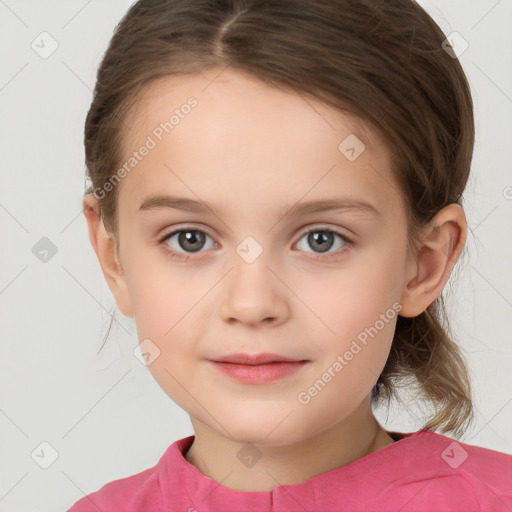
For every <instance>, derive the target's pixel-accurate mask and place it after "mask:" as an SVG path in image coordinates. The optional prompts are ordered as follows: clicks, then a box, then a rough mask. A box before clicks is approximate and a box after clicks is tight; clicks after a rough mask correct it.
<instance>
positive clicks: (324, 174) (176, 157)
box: [116, 70, 412, 445]
mask: <svg viewBox="0 0 512 512" xmlns="http://www.w3.org/2000/svg"><path fill="white" fill-rule="evenodd" d="M218 73H219V70H216V71H211V72H209V73H205V74H203V75H194V76H182V77H172V78H165V79H163V80H161V81H159V82H156V83H154V84H153V85H152V86H151V88H150V89H149V90H148V91H147V94H146V95H145V97H144V99H143V101H142V102H140V103H139V106H138V108H137V110H135V111H133V112H132V116H131V118H130V119H129V120H127V122H126V125H127V126H129V127H130V128H129V130H128V131H127V133H125V139H124V140H125V145H124V148H123V150H124V157H125V163H127V165H126V167H125V171H126V169H129V172H126V176H125V177H124V178H123V179H122V181H121V183H120V185H118V186H119V187H120V191H119V192H120V195H119V212H118V213H119V237H120V250H119V261H120V263H121V265H122V269H123V271H124V276H123V277H122V279H125V281H124V282H125V285H126V288H125V291H122V290H121V291H119V290H118V291H117V292H116V300H117V302H118V305H119V307H120V309H121V311H122V312H123V313H124V314H125V315H127V316H134V317H135V321H136V326H137V331H138V337H139V340H140V341H141V342H143V343H144V345H143V347H142V348H143V352H146V353H148V354H149V355H148V356H147V357H148V363H149V370H150V371H151V373H152V374H153V376H154V377H155V379H156V380H157V382H158V383H159V385H160V386H161V387H162V388H163V390H164V391H165V392H166V393H167V394H168V395H169V396H170V397H171V398H172V399H173V400H174V401H175V402H176V403H178V404H179V405H180V406H181V407H182V408H183V409H185V410H186V411H187V412H188V413H189V414H190V415H191V417H192V419H193V421H194V420H199V421H200V422H202V423H203V424H206V425H207V426H209V427H211V428H212V429H214V430H215V431H216V432H218V433H219V434H220V435H222V436H226V437H229V438H232V439H234V440H238V441H241V442H242V441H243V442H254V443H261V444H268V445H279V444H284V443H291V442H294V441H299V440H301V439H305V438H308V437H310V436H313V435H315V434H316V433H319V432H321V431H324V430H325V429H328V428H329V427H332V426H333V425H335V424H336V423H338V422H340V421H342V420H344V419H345V418H347V417H348V416H349V415H350V414H352V413H353V412H354V411H356V410H357V408H359V407H361V404H363V403H365V404H366V403H367V402H368V400H369V394H370V392H371V389H372V387H373V385H374V384H375V382H376V381H377V378H378V376H379V374H380V373H381V371H382V369H383V367H384V364H385V362H386V359H387V357H388V353H389V350H390V346H391V342H392V339H393V333H394V330H395V324H396V319H397V315H398V312H399V311H400V300H401V297H402V293H403V290H404V288H405V287H406V286H407V279H406V276H407V271H408V270H410V269H411V268H412V267H410V266H409V265H410V263H409V260H408V258H407V238H406V235H407V225H406V217H405V210H404V204H403V202H402V199H401V196H400V194H399V192H398V186H397V184H396V182H395V181H394V178H393V175H392V171H391V168H390V155H389V153H388V151H387V149H386V147H384V145H383V143H382V141H381V140H380V139H378V138H376V137H375V136H372V137H371V140H370V139H368V138H366V136H365V135H364V132H361V131H360V130H359V128H358V127H357V126H358V125H357V124H356V123H355V121H354V120H353V119H352V120H351V119H349V118H348V117H345V116H344V115H342V114H341V113H339V112H337V111H336V110H334V109H331V108H329V107H327V106H326V105H324V104H323V103H320V102H318V101H313V100H311V99H306V98H303V97H301V96H299V95H295V94H290V93H285V92H283V91H281V90H279V89H276V88H273V87H271V86H269V85H265V84H263V83H261V82H259V81H257V80H256V79H254V78H251V77H249V76H248V75H245V74H241V73H238V72H234V71H224V72H223V73H221V74H220V75H219V74H218ZM217 75H218V76H217ZM362 143H364V144H365V146H366V147H365V148H364V147H363V146H362ZM144 148H145V149H144ZM134 152H135V153H134ZM130 158H132V160H130ZM123 174H124V173H121V174H120V176H123ZM155 196H159V197H160V199H159V200H157V201H156V202H155V201H154V198H155ZM163 197H168V198H169V199H163ZM171 198H173V199H172V200H171ZM177 198H180V200H179V201H178V200H177ZM333 201H336V202H341V201H346V202H347V203H348V202H350V203H355V202H364V203H365V204H366V205H367V206H364V207H363V206H361V207H357V208H356V207H354V206H353V205H352V206H350V207H347V208H339V207H338V208H331V209H324V208H322V207H321V204H322V203H327V202H333ZM313 202H314V203H318V205H319V206H317V207H315V208H312V207H308V208H307V209H304V210H302V209H301V208H302V205H304V204H310V203H313ZM165 203H167V204H168V205H169V206H165ZM172 203H174V205H175V207H170V205H171V204H172ZM143 204H145V205H146V207H142V208H141V205H143ZM155 205H158V206H155ZM291 208H293V210H292V212H293V213H290V214H288V215H287V214H286V212H287V211H288V210H289V209H291ZM175 231H180V232H179V233H177V234H175V235H173V236H170V237H167V238H166V239H164V237H165V236H166V235H170V234H171V233H172V232H175ZM308 231H311V233H310V234H309V235H308ZM161 239H164V240H162V241H160V240H161ZM234 353H243V354H253V355H254V354H260V353H273V354H278V355H280V356H284V357H287V358H291V359H294V360H301V361H307V362H306V363H304V364H302V365H300V366H299V369H298V370H296V371H295V372H294V373H291V374H289V375H288V376H285V377H282V378H279V379H277V380H274V381H268V382H256V381H251V382H242V381H240V380H238V379H236V378H234V377H233V376H231V375H227V374H226V373H224V372H222V371H220V369H219V367H218V366H217V365H215V364H214V363H212V362H211V361H210V360H212V359H217V358H220V357H223V356H227V355H230V354H234Z"/></svg>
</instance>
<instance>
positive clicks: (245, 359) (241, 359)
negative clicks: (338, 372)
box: [211, 352, 305, 365]
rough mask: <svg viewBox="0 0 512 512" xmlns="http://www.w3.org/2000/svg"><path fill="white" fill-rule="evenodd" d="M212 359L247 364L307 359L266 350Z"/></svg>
mask: <svg viewBox="0 0 512 512" xmlns="http://www.w3.org/2000/svg"><path fill="white" fill-rule="evenodd" d="M211 361H216V362H219V363H236V364H247V365H258V364H266V363H273V362H298V361H305V359H293V358H290V357H285V356H281V355H279V354H271V353H269V352H265V353H262V354H229V355H227V356H222V357H215V358H214V359H211Z"/></svg>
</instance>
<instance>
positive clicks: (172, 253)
mask: <svg viewBox="0 0 512 512" xmlns="http://www.w3.org/2000/svg"><path fill="white" fill-rule="evenodd" d="M187 231H197V232H198V233H203V234H205V235H207V236H210V235H208V233H205V232H204V231H202V230H200V229H196V228H192V227H188V228H187V226H185V227H183V228H181V229H176V230H174V231H171V232H170V233H166V234H165V235H162V237H160V238H159V240H158V244H159V245H163V246H164V250H165V251H166V252H167V253H168V254H169V255H170V256H171V258H175V259H178V260H181V261H187V260H188V259H190V256H191V255H192V254H193V253H191V254H188V255H187V256H184V255H183V254H181V253H179V252H176V251H174V250H173V249H171V248H170V247H169V245H167V244H166V242H167V241H168V240H169V239H170V238H171V237H173V236H174V235H176V234H178V233H183V232H187ZM319 231H322V232H325V233H332V234H334V235H337V236H339V237H340V238H341V239H342V241H343V242H345V245H344V246H343V247H342V248H341V249H338V250H337V251H336V252H333V253H328V254H326V255H325V256H323V257H320V258H316V257H315V259H323V260H325V259H331V258H336V257H339V256H340V255H341V254H343V253H344V252H345V251H347V250H348V249H349V248H350V247H351V246H352V245H353V242H352V241H351V240H350V239H349V238H347V237H346V236H345V235H343V234H341V233H340V232H338V231H336V230H333V229H328V228H322V227H316V228H313V229H308V230H307V231H305V232H304V233H302V234H301V236H300V237H299V241H300V240H302V238H304V236H306V235H309V234H310V233H316V232H319ZM210 238H211V237H210ZM198 252H201V251H198ZM313 254H317V255H321V254H322V253H313Z"/></svg>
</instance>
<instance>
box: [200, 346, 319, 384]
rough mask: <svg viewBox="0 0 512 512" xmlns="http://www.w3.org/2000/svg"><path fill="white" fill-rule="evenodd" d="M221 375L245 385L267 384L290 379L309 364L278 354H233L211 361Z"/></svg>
mask: <svg viewBox="0 0 512 512" xmlns="http://www.w3.org/2000/svg"><path fill="white" fill-rule="evenodd" d="M209 361H210V362H211V363H212V364H213V366H214V367H215V368H216V369H217V370H219V371H220V372H221V373H223V374H225V375H227V376H229V377H231V378H233V379H235V380H237V381H239V382H242V383H245V384H267V383H270V382H274V381H277V380H280V379H284V378H285V377H288V376H290V375H292V374H294V373H296V372H297V371H299V370H300V369H302V368H303V367H304V366H306V365H307V363H309V362H310V361H309V360H306V359H292V358H289V357H284V356H281V355H278V354H268V353H266V354H257V355H251V354H231V355H228V356H223V357H217V358H215V359H209Z"/></svg>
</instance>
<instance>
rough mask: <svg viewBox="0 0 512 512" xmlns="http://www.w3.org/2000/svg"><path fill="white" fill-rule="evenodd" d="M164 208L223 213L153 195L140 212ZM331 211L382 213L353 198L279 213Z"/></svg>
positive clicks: (287, 208) (184, 200)
mask: <svg viewBox="0 0 512 512" xmlns="http://www.w3.org/2000/svg"><path fill="white" fill-rule="evenodd" d="M162 208H172V209H175V210H183V211H187V212H195V213H208V212H212V213H213V214H214V215H216V216H218V217H221V216H222V214H223V212H222V211H220V210H219V209H217V208H216V207H215V206H213V205H210V204H208V203H206V202H204V201H196V200H194V199H189V198H185V197H172V196H165V195H152V196H149V197H146V198H145V199H144V200H143V201H142V203H141V205H140V207H139V212H141V211H148V210H156V209H162ZM330 210H337V211H355V212H359V213H368V214H371V215H373V216H375V217H379V216H380V212H379V211H378V210H377V209H376V208H375V206H373V205H372V204H371V203H368V202H366V201H363V200H359V199H352V198H334V199H324V200H315V201H306V202H302V203H296V204H293V205H285V207H284V208H283V209H282V210H281V212H280V213H279V216H280V217H281V218H284V217H287V216H293V217H294V216H300V215H307V214H308V213H316V212H324V211H330Z"/></svg>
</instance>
